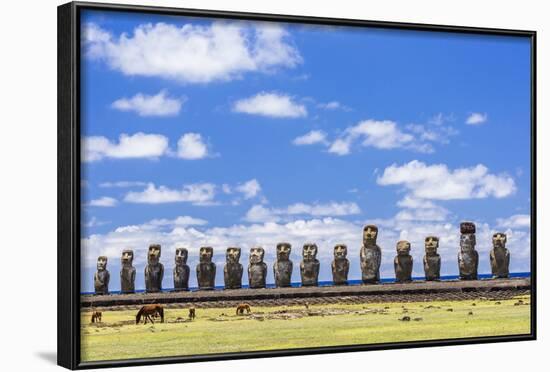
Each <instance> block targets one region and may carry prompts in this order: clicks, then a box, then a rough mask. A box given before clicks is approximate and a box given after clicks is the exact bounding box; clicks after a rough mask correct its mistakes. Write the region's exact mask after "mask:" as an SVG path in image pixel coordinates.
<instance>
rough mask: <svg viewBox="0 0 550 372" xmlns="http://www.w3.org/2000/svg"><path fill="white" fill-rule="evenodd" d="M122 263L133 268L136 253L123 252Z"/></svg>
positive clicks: (126, 250) (130, 251)
mask: <svg viewBox="0 0 550 372" xmlns="http://www.w3.org/2000/svg"><path fill="white" fill-rule="evenodd" d="M120 262H121V263H122V266H132V262H134V251H133V250H131V249H125V250H123V251H122V257H121V258H120Z"/></svg>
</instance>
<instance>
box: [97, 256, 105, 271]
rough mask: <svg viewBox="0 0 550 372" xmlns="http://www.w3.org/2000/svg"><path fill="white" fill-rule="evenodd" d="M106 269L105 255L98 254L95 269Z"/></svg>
mask: <svg viewBox="0 0 550 372" xmlns="http://www.w3.org/2000/svg"><path fill="white" fill-rule="evenodd" d="M106 269H107V256H99V257H98V258H97V271H103V270H106Z"/></svg>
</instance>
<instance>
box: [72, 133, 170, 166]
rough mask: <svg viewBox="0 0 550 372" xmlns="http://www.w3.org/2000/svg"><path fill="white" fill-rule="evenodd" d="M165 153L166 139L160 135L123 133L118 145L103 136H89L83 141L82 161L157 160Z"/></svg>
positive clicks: (166, 149)
mask: <svg viewBox="0 0 550 372" xmlns="http://www.w3.org/2000/svg"><path fill="white" fill-rule="evenodd" d="M167 151H168V138H166V137H165V136H163V135H160V134H145V133H142V132H138V133H136V134H133V135H128V134H125V133H123V134H121V135H120V137H119V140H118V143H117V142H113V141H111V140H109V139H108V138H106V137H103V136H90V137H85V138H84V139H83V143H82V160H83V161H85V162H92V161H97V160H101V159H103V158H114V159H126V158H158V157H160V156H162V155H164V154H165V153H166V152H167Z"/></svg>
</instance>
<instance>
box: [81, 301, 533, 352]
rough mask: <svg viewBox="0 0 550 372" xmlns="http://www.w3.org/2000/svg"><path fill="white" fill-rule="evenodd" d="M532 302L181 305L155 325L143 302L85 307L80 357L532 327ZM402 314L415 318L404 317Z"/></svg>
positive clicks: (434, 337)
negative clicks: (192, 313) (94, 310)
mask: <svg viewBox="0 0 550 372" xmlns="http://www.w3.org/2000/svg"><path fill="white" fill-rule="evenodd" d="M529 302H530V300H529V296H524V297H521V298H520V297H518V298H515V299H511V300H501V301H493V300H476V301H472V300H469V301H431V302H417V303H406V304H401V303H379V304H370V303H369V304H358V305H345V304H331V305H311V306H310V307H309V310H306V309H305V308H304V306H279V307H252V315H251V316H237V315H235V310H234V309H230V308H210V309H197V318H196V319H195V320H194V321H192V322H187V321H185V322H180V321H181V320H183V319H187V309H184V308H182V309H166V310H165V323H162V324H161V323H159V322H157V323H155V324H154V325H151V324H150V323H148V324H147V325H144V324H139V325H136V324H135V314H136V311H137V310H131V311H103V321H102V323H99V324H97V323H96V324H91V323H90V314H91V313H90V311H89V310H86V311H83V312H82V314H81V317H82V329H81V351H82V355H81V359H82V361H83V362H86V361H101V360H115V359H131V358H146V357H161V356H180V355H193V354H195V355H196V354H211V353H216V354H217V353H227V352H239V351H255V350H277V349H289V348H304V347H320V346H335V345H357V344H376V343H384V342H401V341H417V340H437V339H449V338H463V337H477V336H497V335H518V334H528V333H530V306H526V305H528V304H529ZM474 304H475V305H474ZM450 309H452V311H450ZM222 313H223V314H225V315H221V314H222ZM281 317H288V318H290V319H279V318H281ZM293 317H294V318H293ZM403 317H410V321H404V320H401V319H403ZM177 318H181V319H180V320H179V321H176V320H177Z"/></svg>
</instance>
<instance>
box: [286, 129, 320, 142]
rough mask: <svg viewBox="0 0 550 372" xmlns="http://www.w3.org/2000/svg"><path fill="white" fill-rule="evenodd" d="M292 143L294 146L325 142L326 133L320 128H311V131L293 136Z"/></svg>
mask: <svg viewBox="0 0 550 372" xmlns="http://www.w3.org/2000/svg"><path fill="white" fill-rule="evenodd" d="M292 143H293V144H294V145H296V146H302V145H314V144H317V143H322V144H326V143H327V134H326V133H325V132H323V131H322V130H312V131H311V132H308V133H306V134H304V135H303V136H300V137H296V138H294V140H293V141H292Z"/></svg>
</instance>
